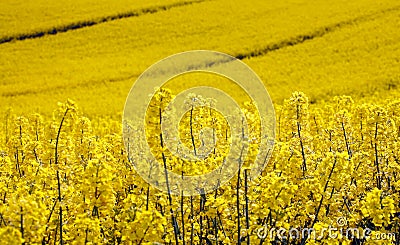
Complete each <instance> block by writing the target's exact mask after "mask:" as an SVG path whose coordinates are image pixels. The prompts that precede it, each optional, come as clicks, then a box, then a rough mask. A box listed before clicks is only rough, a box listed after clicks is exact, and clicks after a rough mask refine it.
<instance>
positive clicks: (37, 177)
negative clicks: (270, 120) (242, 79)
mask: <svg viewBox="0 0 400 245" xmlns="http://www.w3.org/2000/svg"><path fill="white" fill-rule="evenodd" d="M0 20H1V21H0V31H1V32H0V111H1V112H2V113H1V115H0V243H1V244H190V245H192V244H207V245H209V244H216V245H219V244H301V245H304V244H400V234H399V231H400V141H399V139H400V90H399V89H400V32H399V31H398V30H399V29H400V3H399V2H397V1H395V0H382V1H373V0H355V1H345V0H337V1H330V0H316V1H306V0H284V1H257V0H250V1H246V2H240V1H228V0H204V1H203V0H168V1H156V0H151V1H145V2H140V1H137V0H135V1H127V0H117V1H104V0H101V1H96V2H94V1H88V0H84V1H76V0H74V1H71V0H62V1H50V2H49V1H43V0H32V1H28V2H26V1H25V2H24V1H20V0H17V1H11V0H5V1H3V2H1V3H0ZM193 49H208V50H216V51H220V52H225V53H227V54H230V55H232V56H234V57H236V58H238V59H240V60H241V61H243V62H244V63H245V64H247V65H248V66H249V67H250V68H252V69H253V70H254V71H255V72H256V73H257V74H258V75H259V76H260V78H261V79H262V80H263V82H264V84H265V87H266V88H267V90H268V92H269V93H270V95H271V98H272V101H273V102H274V106H275V115H276V136H275V146H274V149H273V151H272V152H271V155H272V156H271V158H270V159H269V161H266V162H265V169H264V171H263V172H262V174H261V175H260V176H258V177H257V178H256V179H250V177H249V176H250V171H251V170H252V165H251V163H252V162H253V161H254V159H255V156H256V155H257V154H258V153H259V152H260V151H262V150H263V149H261V148H260V145H261V143H260V142H261V138H262V135H261V130H262V128H261V124H260V119H259V114H260V113H262V112H259V111H257V107H256V104H257V101H251V98H250V97H249V96H247V94H246V93H244V92H243V91H242V90H241V89H240V87H238V86H237V85H235V84H234V83H233V82H232V81H229V80H228V79H226V78H224V77H218V76H215V75H211V74H205V73H201V74H186V75H183V76H178V77H175V78H174V79H172V80H171V81H169V82H168V83H166V84H165V86H164V87H162V88H154V89H155V91H156V93H155V96H154V97H153V98H152V100H151V103H150V104H149V107H148V109H147V111H146V115H143V119H144V120H145V125H146V132H145V135H146V137H147V141H148V146H149V147H150V148H151V152H152V154H153V155H154V156H155V159H157V160H158V162H159V163H160V164H163V165H160V166H161V167H165V168H167V169H169V170H170V171H172V172H174V173H177V174H182V175H183V174H186V175H196V174H204V173H206V172H209V171H211V170H213V169H216V167H218V166H220V165H221V164H224V162H225V161H226V156H227V154H228V152H229V150H230V149H229V147H230V144H231V139H230V137H231V136H232V135H231V134H232V132H231V129H230V127H229V126H230V125H229V124H228V123H227V121H226V118H224V116H230V115H222V114H221V113H218V112H217V111H215V110H213V109H210V108H209V107H208V103H211V102H210V101H207V100H205V99H204V98H202V97H200V96H198V95H195V94H190V95H189V96H188V97H187V98H186V100H185V105H184V106H186V107H187V108H191V109H189V110H188V111H187V112H186V113H185V114H184V117H183V118H182V119H181V120H180V121H179V122H178V124H179V125H178V129H179V136H180V137H181V140H182V144H183V145H184V146H185V147H187V148H188V149H190V150H193V151H194V153H195V154H196V149H197V150H198V149H200V148H201V147H202V146H203V145H204V144H205V141H204V140H205V139H204V138H202V137H201V135H202V134H203V133H204V134H205V133H206V132H207V131H206V129H207V128H208V129H209V128H212V134H210V135H212V136H211V137H209V138H208V140H213V141H214V143H215V145H214V146H212V148H211V149H210V154H209V155H208V157H207V158H205V159H204V160H203V161H196V162H190V161H186V160H182V159H179V158H177V157H176V156H174V155H173V154H172V153H171V152H170V151H169V150H168V149H167V148H166V147H165V146H164V140H165V137H168V135H163V131H162V130H161V129H162V125H161V123H162V120H164V118H163V115H165V113H166V110H165V108H166V107H167V105H168V103H169V102H171V101H172V100H173V98H174V97H175V96H176V95H177V94H178V93H180V92H182V91H183V90H185V89H188V88H190V87H193V86H197V85H201V86H212V87H216V88H218V89H221V90H224V91H225V92H226V93H231V94H230V96H231V97H232V98H233V99H235V100H236V101H237V102H238V104H239V105H240V106H241V109H242V113H243V115H244V117H243V118H242V120H243V121H246V122H247V123H248V124H249V125H250V130H249V131H248V132H244V131H243V135H242V138H243V139H250V140H249V141H248V143H247V144H246V146H248V148H249V152H248V154H247V155H240V157H239V158H238V159H237V162H238V165H239V166H241V167H242V168H240V171H239V172H238V173H237V174H236V175H235V177H234V178H232V179H231V180H230V181H229V182H228V183H226V184H225V185H222V186H221V187H220V188H218V189H216V190H215V191H212V192H210V193H203V192H202V191H201V190H199V195H195V196H179V195H176V196H175V195H171V194H168V193H164V192H161V191H160V190H158V189H156V188H154V187H153V186H152V185H150V184H149V183H147V182H146V181H145V180H144V179H143V178H142V177H141V176H139V174H138V173H137V172H136V171H135V168H134V166H137V165H140V164H154V163H153V162H150V160H148V159H147V158H140V157H138V156H131V155H130V150H129V148H126V147H124V142H123V137H122V132H123V124H122V114H123V110H124V103H125V100H126V97H127V95H128V93H129V90H130V88H131V87H132V85H133V84H134V82H135V80H136V79H137V78H138V77H139V75H140V74H141V73H142V72H144V71H145V69H146V68H148V67H149V66H150V65H152V64H153V63H155V62H157V61H158V60H160V59H162V58H165V57H166V56H169V55H172V54H175V53H177V52H182V51H187V50H193ZM192 75H193V76H192ZM198 105H201V106H198ZM234 113H236V112H233V111H232V114H234ZM133 130H140V129H133ZM138 141H139V139H138ZM137 147H139V148H140V147H141V146H137ZM135 161H140V163H137V162H135ZM155 164H158V163H155ZM182 178H183V177H182ZM164 181H166V182H167V183H168V177H166V179H160V183H164ZM167 185H168V184H167ZM168 188H169V187H168Z"/></svg>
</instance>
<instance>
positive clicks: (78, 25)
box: [0, 0, 205, 44]
mask: <svg viewBox="0 0 400 245" xmlns="http://www.w3.org/2000/svg"><path fill="white" fill-rule="evenodd" d="M204 1H205V0H189V1H182V2H177V3H172V4H169V5H161V6H155V7H148V8H142V9H136V10H131V11H128V12H124V13H118V14H113V15H109V16H104V17H99V18H94V19H92V20H83V21H78V22H73V23H69V24H65V25H61V26H56V27H50V28H48V29H45V30H40V31H33V32H30V33H21V34H16V35H12V36H3V37H0V44H3V43H9V42H13V41H23V40H26V39H35V38H40V37H44V36H48V35H56V34H57V33H64V32H68V31H73V30H77V29H82V28H85V27H90V26H94V25H98V24H102V23H106V22H110V21H115V20H120V19H125V18H131V17H140V16H142V15H146V14H155V13H158V12H160V11H167V10H169V9H172V8H177V7H183V6H187V5H191V4H197V3H201V2H204Z"/></svg>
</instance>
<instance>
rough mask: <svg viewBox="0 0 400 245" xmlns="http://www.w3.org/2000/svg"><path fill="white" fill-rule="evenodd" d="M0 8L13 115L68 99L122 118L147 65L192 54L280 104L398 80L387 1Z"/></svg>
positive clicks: (398, 19) (2, 87) (3, 82)
mask: <svg viewBox="0 0 400 245" xmlns="http://www.w3.org/2000/svg"><path fill="white" fill-rule="evenodd" d="M0 13H1V15H0V31H1V35H0V40H2V43H1V44H0V107H1V108H0V110H4V109H5V108H8V107H12V108H13V109H14V111H15V112H16V113H17V114H24V113H32V112H39V113H42V114H44V115H50V114H51V112H52V111H53V109H54V107H55V105H56V103H57V102H58V101H65V100H66V99H67V98H70V99H73V100H75V101H76V102H77V104H78V105H80V108H81V109H82V110H83V112H84V113H85V114H86V115H88V116H89V117H91V118H93V117H98V116H107V117H113V118H115V119H119V118H120V117H121V112H122V110H123V105H124V102H125V98H126V96H127V94H128V92H129V89H130V87H131V86H132V84H133V83H134V81H135V80H136V78H137V77H138V76H139V75H140V74H141V73H142V72H143V71H144V70H145V69H146V68H147V67H148V66H150V65H151V64H153V63H154V62H156V61H158V60H160V59H162V58H164V57H166V56H168V55H172V54H175V53H177V52H182V51H187V50H192V49H210V50H216V51H220V52H225V53H228V54H230V55H232V56H235V57H238V58H240V59H242V60H243V62H245V63H246V64H248V65H249V66H250V67H251V68H252V69H254V70H255V71H256V72H257V73H258V74H259V76H260V77H261V79H262V80H263V81H264V82H265V85H266V86H267V89H268V91H269V92H270V94H271V97H272V99H273V101H274V103H277V104H281V103H282V102H283V100H284V99H286V98H288V97H290V94H291V93H292V92H293V91H303V92H305V93H306V94H307V95H308V96H309V98H310V101H311V102H312V103H314V102H318V101H321V100H325V99H328V98H329V97H330V96H332V95H342V94H347V95H351V96H353V98H357V97H364V98H365V97H368V98H371V99H376V98H377V97H378V96H379V97H382V96H386V94H389V93H392V92H393V90H397V89H398V85H399V80H400V58H399V57H400V32H399V31H398V30H399V29H400V15H399V13H400V3H398V2H397V1H392V0H383V1H373V0H357V1H345V0H338V1H334V2H333V1H326V0H317V1H306V0H286V1H254V0H253V1H246V2H235V1H228V0H214V1H177V0H176V1H173V0H168V1H155V0H152V1H146V2H140V1H128V0H118V1H111V2H110V1H96V2H93V1H88V0H85V1H68V0H64V1H50V2H49V1H42V0H35V1H29V2H25V1H3V2H1V3H0ZM18 39H23V40H18ZM376 93H379V95H377V94H376Z"/></svg>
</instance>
